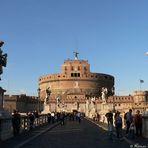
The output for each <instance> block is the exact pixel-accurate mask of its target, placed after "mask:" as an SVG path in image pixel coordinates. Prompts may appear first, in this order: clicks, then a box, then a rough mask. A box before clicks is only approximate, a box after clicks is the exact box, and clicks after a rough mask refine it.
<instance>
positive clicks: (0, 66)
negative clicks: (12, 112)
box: [0, 41, 7, 109]
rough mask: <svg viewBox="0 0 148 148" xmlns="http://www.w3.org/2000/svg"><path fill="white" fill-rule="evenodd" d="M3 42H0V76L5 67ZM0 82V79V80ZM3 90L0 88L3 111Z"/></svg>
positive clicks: (5, 59)
mask: <svg viewBox="0 0 148 148" xmlns="http://www.w3.org/2000/svg"><path fill="white" fill-rule="evenodd" d="M3 44H4V42H3V41H0V75H1V74H2V73H3V67H6V64H7V54H6V53H5V54H3V51H2V50H1V47H2V46H3ZM0 80H1V78H0ZM4 92H5V90H4V89H3V88H2V87H0V109H3V95H4Z"/></svg>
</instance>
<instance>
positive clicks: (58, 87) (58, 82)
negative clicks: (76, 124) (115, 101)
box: [39, 59, 114, 100]
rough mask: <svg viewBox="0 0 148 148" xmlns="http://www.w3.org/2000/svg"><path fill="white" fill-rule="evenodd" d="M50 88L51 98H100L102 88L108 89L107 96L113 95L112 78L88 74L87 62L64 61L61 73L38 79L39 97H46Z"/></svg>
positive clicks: (88, 65) (99, 74)
mask: <svg viewBox="0 0 148 148" xmlns="http://www.w3.org/2000/svg"><path fill="white" fill-rule="evenodd" d="M48 87H50V90H51V98H55V99H56V96H58V95H60V96H61V97H63V96H64V97H66V96H67V95H70V94H74V95H80V94H83V95H86V96H87V95H88V96H97V97H98V96H101V90H102V87H106V88H107V89H108V95H109V96H111V95H113V92H112V89H113V88H114V77H113V76H111V75H108V74H103V73H92V72H90V64H89V63H88V61H87V60H78V59H74V60H69V59H68V60H65V61H64V63H63V64H62V66H61V73H58V74H48V75H44V76H41V77H40V78H39V88H40V89H41V91H40V97H41V99H42V100H44V99H45V97H46V89H47V88H48Z"/></svg>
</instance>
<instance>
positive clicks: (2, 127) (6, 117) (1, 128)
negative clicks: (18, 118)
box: [0, 87, 13, 140]
mask: <svg viewBox="0 0 148 148" xmlns="http://www.w3.org/2000/svg"><path fill="white" fill-rule="evenodd" d="M4 92H5V90H4V89H2V88H1V87H0V140H6V139H8V138H11V137H12V136H13V131H12V117H11V114H10V113H9V112H7V111H5V110H4V109H3V96H4Z"/></svg>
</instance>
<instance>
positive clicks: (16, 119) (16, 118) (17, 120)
mask: <svg viewBox="0 0 148 148" xmlns="http://www.w3.org/2000/svg"><path fill="white" fill-rule="evenodd" d="M12 126H13V135H14V136H17V135H19V132H20V127H21V115H20V114H19V112H18V111H16V110H14V111H13V114H12Z"/></svg>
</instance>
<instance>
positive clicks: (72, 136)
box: [22, 120, 130, 148]
mask: <svg viewBox="0 0 148 148" xmlns="http://www.w3.org/2000/svg"><path fill="white" fill-rule="evenodd" d="M33 147H35V148H83V147H84V148H115V147H120V148H129V147H130V145H129V144H128V143H127V142H125V141H124V140H123V141H120V140H117V139H116V138H114V140H113V141H111V140H109V137H108V133H107V131H105V130H103V129H102V128H100V127H98V126H97V125H95V124H93V123H92V122H90V121H88V120H83V121H82V122H81V123H80V124H79V123H78V122H77V121H68V122H67V123H66V124H65V125H63V126H61V125H59V126H57V127H55V128H53V129H52V130H50V131H48V132H46V133H44V134H42V135H41V136H39V137H37V138H36V139H34V140H32V141H30V142H29V143H27V144H26V145H24V146H23V147H22V148H33Z"/></svg>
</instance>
